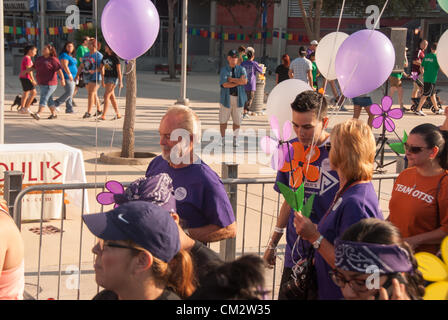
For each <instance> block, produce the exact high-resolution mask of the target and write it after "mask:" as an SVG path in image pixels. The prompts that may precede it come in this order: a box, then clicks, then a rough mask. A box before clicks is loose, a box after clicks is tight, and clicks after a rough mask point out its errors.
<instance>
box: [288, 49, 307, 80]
mask: <svg viewBox="0 0 448 320" xmlns="http://www.w3.org/2000/svg"><path fill="white" fill-rule="evenodd" d="M305 56H306V50H305V48H304V47H300V48H299V57H298V58H296V59H294V60H293V61H292V62H291V65H290V66H289V77H290V78H293V79H298V80H302V81H303V82H305V83H307V84H309V86H310V87H311V88H312V87H313V73H312V71H313V64H312V63H311V61H310V60H308V59H307V58H305Z"/></svg>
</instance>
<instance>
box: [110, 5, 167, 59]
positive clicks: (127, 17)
mask: <svg viewBox="0 0 448 320" xmlns="http://www.w3.org/2000/svg"><path fill="white" fill-rule="evenodd" d="M159 20H160V19H159V13H158V12H157V9H156V7H155V6H154V4H153V3H152V2H151V0H138V1H136V0H110V1H109V2H108V3H107V5H106V6H105V7H104V10H103V14H102V16H101V28H102V31H103V35H104V39H106V42H107V44H108V45H109V47H110V48H111V49H112V50H113V51H114V52H115V53H116V54H117V55H118V56H119V57H121V58H122V59H125V60H132V59H135V58H137V57H139V56H141V55H142V54H144V53H145V52H146V51H148V50H149V48H151V46H152V45H153V44H154V41H156V38H157V35H158V34H159V27H160V21H159Z"/></svg>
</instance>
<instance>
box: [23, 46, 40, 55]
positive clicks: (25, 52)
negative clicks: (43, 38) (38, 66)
mask: <svg viewBox="0 0 448 320" xmlns="http://www.w3.org/2000/svg"><path fill="white" fill-rule="evenodd" d="M34 48H37V47H36V46H33V45H30V46H26V47H25V48H23V55H24V56H26V55H27V54H28V52H29V51H30V50H33V49H34Z"/></svg>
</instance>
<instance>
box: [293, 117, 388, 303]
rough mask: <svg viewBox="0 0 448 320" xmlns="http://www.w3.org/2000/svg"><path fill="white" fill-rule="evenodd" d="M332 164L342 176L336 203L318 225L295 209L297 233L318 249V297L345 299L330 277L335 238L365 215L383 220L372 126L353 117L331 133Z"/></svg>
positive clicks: (315, 263)
mask: <svg viewBox="0 0 448 320" xmlns="http://www.w3.org/2000/svg"><path fill="white" fill-rule="evenodd" d="M331 144H332V148H331V150H330V164H331V168H332V169H333V170H336V171H337V173H338V175H339V179H340V189H339V191H338V193H337V194H336V196H335V199H334V201H333V204H332V205H331V206H330V208H328V211H327V213H326V214H325V216H324V217H323V218H322V219H321V220H320V222H319V224H318V226H317V227H316V226H315V225H314V224H313V223H312V222H311V220H310V219H308V218H306V217H304V216H303V215H302V214H301V213H300V212H295V213H294V215H295V218H294V224H295V226H296V231H297V234H298V235H300V236H301V237H302V238H303V239H304V240H307V241H308V242H310V243H311V244H312V245H313V247H314V248H315V250H316V251H315V254H314V266H315V267H316V273H317V287H318V298H319V299H320V300H336V299H342V298H343V296H342V293H341V289H340V288H339V287H338V286H336V284H335V283H334V282H333V281H332V279H331V278H330V275H329V272H330V271H331V270H332V269H334V268H335V252H334V245H333V244H334V241H335V240H336V239H337V238H339V237H340V236H341V235H342V234H343V233H344V231H345V230H346V229H347V228H348V227H350V226H351V225H353V224H355V223H357V222H358V221H360V220H362V219H365V218H378V219H382V220H383V219H384V218H383V214H382V213H381V210H380V209H379V206H378V198H377V195H376V193H375V189H374V188H373V185H372V183H371V180H372V176H373V163H374V158H375V150H376V148H375V138H374V136H373V134H372V130H370V128H369V126H368V125H367V124H366V123H364V122H361V121H359V120H355V119H350V120H348V121H346V122H344V123H340V124H338V125H336V126H335V127H334V129H333V131H332V132H331Z"/></svg>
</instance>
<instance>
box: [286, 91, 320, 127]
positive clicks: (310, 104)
mask: <svg viewBox="0 0 448 320" xmlns="http://www.w3.org/2000/svg"><path fill="white" fill-rule="evenodd" d="M321 105H322V108H321ZM327 107H328V104H327V99H326V98H325V97H324V96H323V95H322V94H320V93H318V92H316V91H313V90H307V91H304V92H302V93H300V94H298V95H297V97H296V98H295V100H294V102H293V103H291V108H292V110H294V111H296V112H300V113H304V112H309V111H314V113H315V114H316V117H318V116H319V120H322V119H323V118H325V117H326V116H327ZM319 108H320V115H319Z"/></svg>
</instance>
